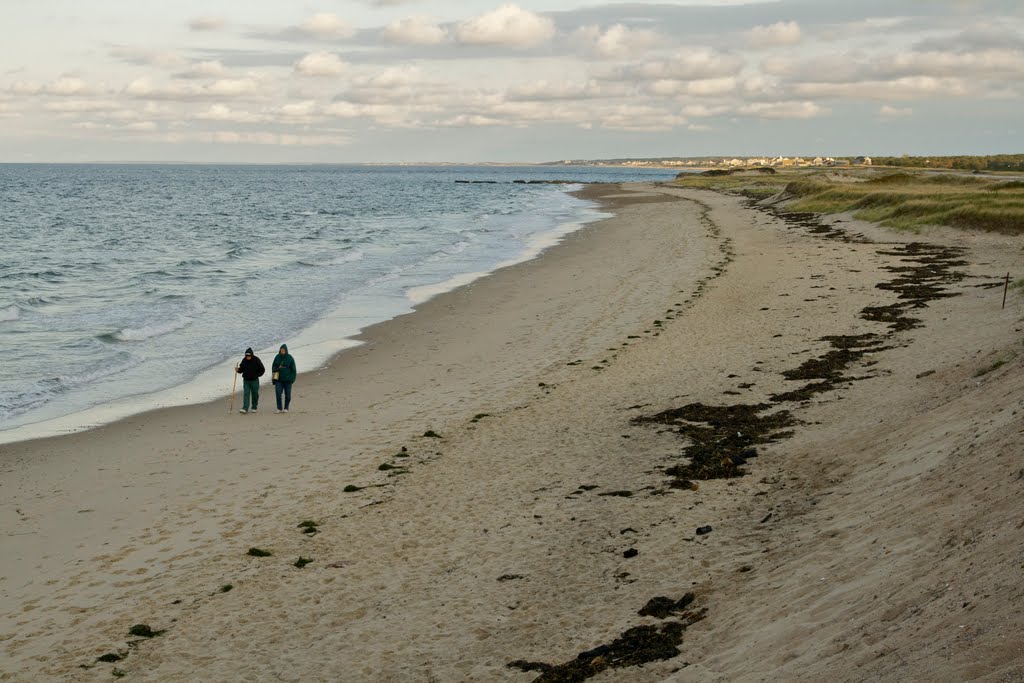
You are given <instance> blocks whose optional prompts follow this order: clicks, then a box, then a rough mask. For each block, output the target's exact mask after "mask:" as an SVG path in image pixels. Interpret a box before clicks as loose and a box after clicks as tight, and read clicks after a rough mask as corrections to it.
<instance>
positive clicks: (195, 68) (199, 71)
mask: <svg viewBox="0 0 1024 683" xmlns="http://www.w3.org/2000/svg"><path fill="white" fill-rule="evenodd" d="M224 73H225V69H224V65H223V64H221V63H220V61H218V60H216V59H214V60H211V61H208V62H193V63H192V64H190V65H189V67H188V70H186V71H182V72H180V73H176V74H174V77H175V78H186V79H190V78H196V79H200V78H220V77H221V76H223V75H224Z"/></svg>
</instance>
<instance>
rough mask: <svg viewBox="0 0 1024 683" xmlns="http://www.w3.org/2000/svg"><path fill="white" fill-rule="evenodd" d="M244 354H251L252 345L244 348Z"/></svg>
mask: <svg viewBox="0 0 1024 683" xmlns="http://www.w3.org/2000/svg"><path fill="white" fill-rule="evenodd" d="M245 355H247V356H251V355H252V347H251V346H250V347H249V348H247V349H246V350H245Z"/></svg>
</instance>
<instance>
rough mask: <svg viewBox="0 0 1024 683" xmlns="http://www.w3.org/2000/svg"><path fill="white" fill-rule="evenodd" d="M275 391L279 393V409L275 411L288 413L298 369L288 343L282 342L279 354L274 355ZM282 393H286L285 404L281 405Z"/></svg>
mask: <svg viewBox="0 0 1024 683" xmlns="http://www.w3.org/2000/svg"><path fill="white" fill-rule="evenodd" d="M273 369H274V374H273V379H274V393H275V394H276V395H277V410H275V411H274V412H275V413H287V412H288V406H289V405H291V402H292V383H293V382H294V381H295V376H296V375H297V374H298V371H297V370H296V369H295V359H294V358H292V356H291V354H290V353H288V345H287V344H281V348H280V349H278V352H277V355H276V356H274V365H273ZM281 394H284V406H283V407H282V405H281Z"/></svg>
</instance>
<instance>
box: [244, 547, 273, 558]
mask: <svg viewBox="0 0 1024 683" xmlns="http://www.w3.org/2000/svg"><path fill="white" fill-rule="evenodd" d="M248 554H249V555H252V556H253V557H270V556H271V555H273V554H274V553H272V552H270V551H269V550H263V549H261V548H249V553H248Z"/></svg>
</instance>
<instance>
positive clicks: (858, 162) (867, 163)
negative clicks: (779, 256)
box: [853, 157, 871, 166]
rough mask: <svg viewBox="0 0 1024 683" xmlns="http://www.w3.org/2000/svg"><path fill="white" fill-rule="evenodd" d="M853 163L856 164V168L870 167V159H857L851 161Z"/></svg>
mask: <svg viewBox="0 0 1024 683" xmlns="http://www.w3.org/2000/svg"><path fill="white" fill-rule="evenodd" d="M853 163H854V164H856V165H857V166H870V165H871V157H857V158H856V159H854V160H853Z"/></svg>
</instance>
